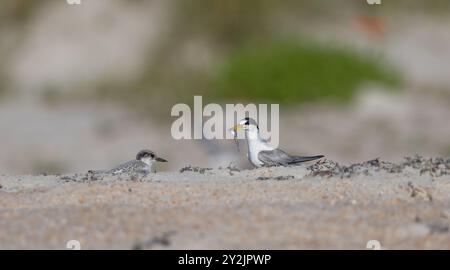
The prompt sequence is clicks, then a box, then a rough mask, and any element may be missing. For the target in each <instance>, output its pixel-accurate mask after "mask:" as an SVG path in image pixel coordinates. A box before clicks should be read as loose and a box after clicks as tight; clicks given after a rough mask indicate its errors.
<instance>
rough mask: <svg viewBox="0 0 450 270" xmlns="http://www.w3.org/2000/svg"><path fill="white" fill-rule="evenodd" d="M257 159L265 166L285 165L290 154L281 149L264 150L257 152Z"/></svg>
mask: <svg viewBox="0 0 450 270" xmlns="http://www.w3.org/2000/svg"><path fill="white" fill-rule="evenodd" d="M258 159H259V160H260V161H261V162H262V163H264V165H267V166H278V165H282V166H287V165H288V164H289V161H290V156H289V155H288V154H286V153H285V152H284V151H283V150H280V149H274V150H264V151H260V152H259V153H258Z"/></svg>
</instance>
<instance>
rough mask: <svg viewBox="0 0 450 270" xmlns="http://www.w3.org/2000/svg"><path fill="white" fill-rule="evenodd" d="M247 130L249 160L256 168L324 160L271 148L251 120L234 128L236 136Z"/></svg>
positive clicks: (247, 119) (248, 119) (319, 156)
mask: <svg viewBox="0 0 450 270" xmlns="http://www.w3.org/2000/svg"><path fill="white" fill-rule="evenodd" d="M239 130H245V139H246V140H247V146H248V153H247V156H248V159H249V161H250V163H252V164H253V166H255V167H262V166H289V165H298V164H300V163H303V162H307V161H312V160H316V159H319V158H323V157H324V156H323V155H318V156H291V155H289V154H287V153H286V152H284V151H283V150H281V149H278V148H274V147H272V146H270V145H269V144H268V143H267V142H266V141H265V140H263V139H262V138H261V137H260V136H259V128H258V124H257V123H256V121H255V120H253V119H251V118H248V117H247V118H244V119H243V120H241V121H240V122H239V124H237V125H235V126H234V127H233V128H232V131H233V132H235V134H236V133H237V132H238V131H239Z"/></svg>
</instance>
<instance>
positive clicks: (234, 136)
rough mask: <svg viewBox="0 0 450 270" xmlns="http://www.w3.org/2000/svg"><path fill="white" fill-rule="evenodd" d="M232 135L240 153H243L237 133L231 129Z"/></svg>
mask: <svg viewBox="0 0 450 270" xmlns="http://www.w3.org/2000/svg"><path fill="white" fill-rule="evenodd" d="M229 130H230V133H231V134H233V140H234V143H235V144H236V148H237V150H238V152H241V149H240V148H239V140H238V139H237V131H236V130H234V129H233V128H230V129H229Z"/></svg>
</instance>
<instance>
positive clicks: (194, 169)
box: [180, 165, 212, 174]
mask: <svg viewBox="0 0 450 270" xmlns="http://www.w3.org/2000/svg"><path fill="white" fill-rule="evenodd" d="M211 170H212V168H200V167H193V166H191V165H189V166H187V167H184V168H182V169H181V170H180V173H184V172H198V173H200V174H204V173H205V172H206V171H211Z"/></svg>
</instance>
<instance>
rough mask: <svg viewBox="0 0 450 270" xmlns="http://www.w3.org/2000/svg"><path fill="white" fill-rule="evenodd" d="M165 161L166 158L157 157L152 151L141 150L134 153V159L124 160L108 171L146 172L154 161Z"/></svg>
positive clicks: (150, 168) (112, 172) (118, 172)
mask: <svg viewBox="0 0 450 270" xmlns="http://www.w3.org/2000/svg"><path fill="white" fill-rule="evenodd" d="M156 161H159V162H167V160H165V159H163V158H160V157H158V156H157V155H156V154H155V153H154V152H153V151H150V150H142V151H140V152H139V153H137V155H136V159H135V160H131V161H128V162H125V163H123V164H121V165H119V166H117V167H115V168H113V169H111V170H109V171H107V173H111V174H114V175H115V174H122V173H142V174H148V173H150V172H151V171H152V168H153V164H154V163H155V162H156Z"/></svg>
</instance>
